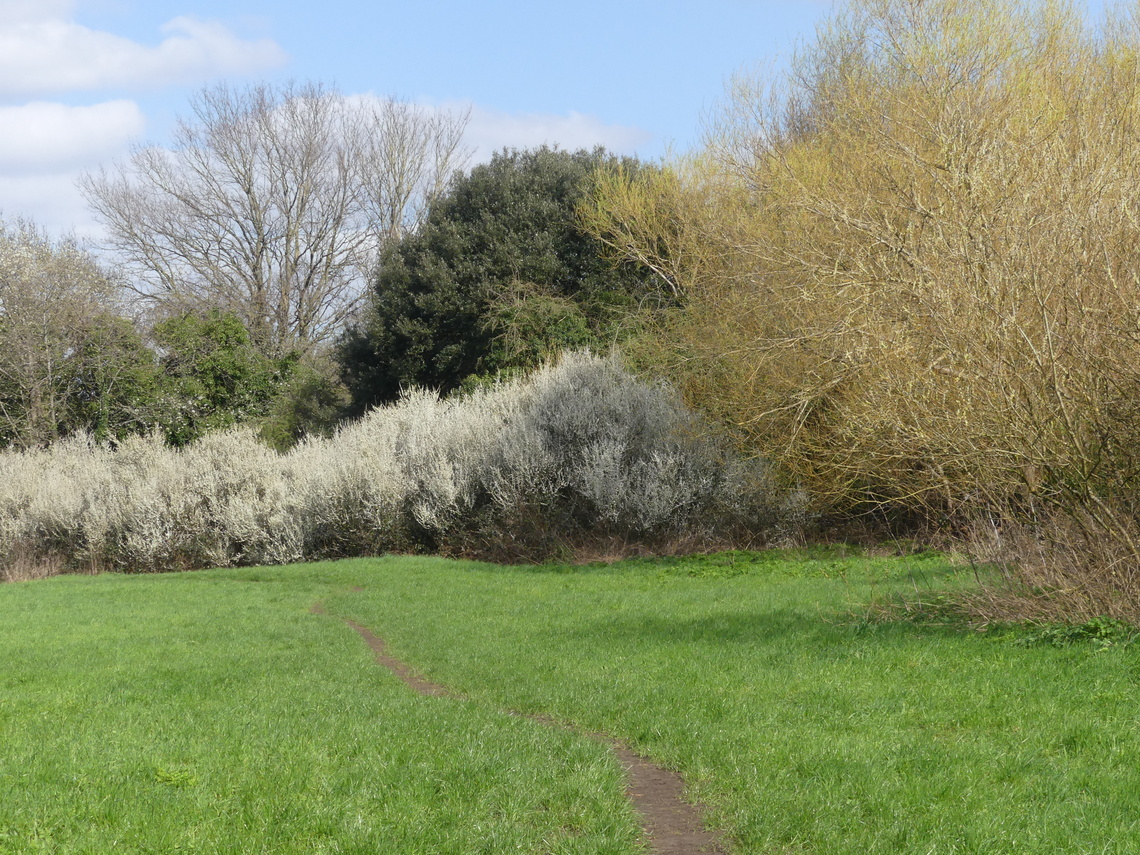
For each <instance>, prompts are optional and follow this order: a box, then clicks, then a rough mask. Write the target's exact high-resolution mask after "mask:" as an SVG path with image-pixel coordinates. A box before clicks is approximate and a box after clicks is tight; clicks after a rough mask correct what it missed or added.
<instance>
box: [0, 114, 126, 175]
mask: <svg viewBox="0 0 1140 855" xmlns="http://www.w3.org/2000/svg"><path fill="white" fill-rule="evenodd" d="M145 125H146V120H145V118H144V117H143V114H142V111H141V110H140V109H139V107H138V105H137V104H135V103H134V102H133V101H107V102H105V103H102V104H94V105H92V106H90V107H68V106H65V105H63V104H52V103H46V102H43V101H37V102H33V103H31V104H24V105H21V106H18V107H0V174H5V175H8V176H13V175H23V174H27V173H41V174H42V173H49V174H58V173H60V172H64V171H69V170H73V169H76V168H78V167H84V166H92V165H95V164H97V163H99V162H100V161H102V160H104V159H106V158H109V157H114V156H116V155H118V154H120V153H121V152H122V151H123V150H125V148H126V146H127V144H128V143H129V142H130V141H131V140H132V139H134V138H137V137H139V136H140V135H141V134H142V132H143V129H144V128H145Z"/></svg>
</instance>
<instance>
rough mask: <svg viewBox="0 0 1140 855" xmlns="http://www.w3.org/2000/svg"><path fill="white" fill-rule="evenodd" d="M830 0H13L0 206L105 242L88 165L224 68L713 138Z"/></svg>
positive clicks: (490, 122)
mask: <svg viewBox="0 0 1140 855" xmlns="http://www.w3.org/2000/svg"><path fill="white" fill-rule="evenodd" d="M1088 4H1092V5H1096V6H1097V7H1099V4H1100V0H1084V4H1083V5H1088ZM978 5H979V8H984V6H985V2H984V0H979V3H978ZM830 9H831V0H575V2H572V3H570V2H561V3H552V2H535V0H527V1H526V2H524V1H523V0H483V2H480V3H473V2H461V0H399V2H395V0H303V2H302V0H0V217H3V218H6V219H14V218H17V217H23V218H30V219H32V220H33V221H35V222H36V223H38V224H39V225H40V226H42V227H43V228H44V229H46V230H47V231H48V232H49V233H51V234H53V235H62V234H64V233H74V234H76V235H77V236H79V237H80V238H83V239H88V240H92V241H95V242H97V241H98V238H99V235H100V229H99V226H98V223H97V222H96V221H95V220H94V219H93V217H92V215H91V214H90V212H89V211H88V210H87V206H86V203H85V202H84V200H83V197H82V196H81V195H80V193H79V191H78V190H77V189H76V185H75V182H76V179H77V178H78V177H79V175H81V174H82V173H83V172H84V171H89V170H97V169H98V168H99V167H100V166H101V165H110V164H111V163H113V162H115V161H123V160H125V159H126V158H127V157H128V156H129V154H130V151H131V147H132V146H134V145H143V144H157V145H163V144H166V143H168V142H169V138H170V130H171V128H172V126H173V123H174V121H175V120H176V119H177V118H178V117H179V116H187V115H188V114H189V102H190V99H191V98H192V96H193V95H194V93H195V92H197V91H199V90H200V89H202V88H203V87H206V86H210V85H213V84H217V83H220V82H223V81H224V82H227V83H229V84H231V85H234V86H237V87H242V86H246V85H252V84H256V83H262V82H268V83H272V84H284V83H287V82H289V81H298V82H304V81H319V82H322V83H324V84H327V85H329V86H335V87H336V88H338V89H339V90H340V91H342V92H344V93H345V94H347V95H358V94H360V95H363V94H371V95H377V96H394V97H399V98H402V99H405V100H409V101H412V102H415V103H419V104H424V105H427V106H431V107H435V108H444V109H455V110H462V109H469V110H470V111H471V113H470V115H471V119H470V123H469V125H468V133H467V140H466V142H467V144H468V145H469V146H471V147H472V148H473V149H474V150H475V152H476V156H475V157H476V161H477V160H479V159H486V158H488V157H489V156H490V154H491V152H493V151H496V150H499V149H502V148H504V147H516V148H525V147H531V146H537V145H541V144H543V143H546V144H551V145H554V144H557V145H560V146H561V147H563V148H567V149H577V148H581V147H592V146H594V145H598V144H601V145H604V146H606V147H607V148H609V149H610V150H612V151H615V152H618V153H622V154H636V155H638V156H639V157H643V158H650V159H652V158H658V157H661V156H663V155H665V154H666V153H667V152H669V151H685V150H688V149H690V148H692V147H694V146H695V145H697V144H698V142H699V139H700V131H701V119H702V116H703V115H704V114H706V113H707V112H708V111H710V110H712V109H714V108H715V106H716V104H717V102H718V100H719V99H720V98H721V96H722V94H723V92H724V87H725V84H726V82H727V81H728V80H729V79H730V78H731V76H732V75H733V74H734V73H736V72H738V71H740V70H746V69H749V68H754V67H757V66H761V65H764V64H767V63H772V62H775V63H777V65H778V64H779V63H780V62H781V61H786V58H787V57H788V56H789V55H790V53H791V52H792V50H793V49H794V47H795V45H796V44H797V42H798V41H801V40H810V39H811V37H812V35H813V33H814V29H815V26H816V24H817V23H818V22H819V21H821V20H822V19H823V18H825V17H826V16H827V14H828V13H829V11H830Z"/></svg>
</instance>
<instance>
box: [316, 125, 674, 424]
mask: <svg viewBox="0 0 1140 855" xmlns="http://www.w3.org/2000/svg"><path fill="white" fill-rule="evenodd" d="M618 166H620V167H621V168H622V169H623V170H624V171H626V172H630V173H634V174H636V173H639V172H641V171H645V170H649V169H651V167H648V166H646V165H643V164H639V163H638V162H637V161H636V160H633V159H629V158H618V157H616V156H614V155H612V154H609V153H607V152H606V151H605V150H604V149H601V148H598V149H595V150H593V151H577V152H568V151H561V150H559V149H551V148H546V147H543V148H539V149H534V150H528V151H515V150H512V151H503V152H501V153H498V154H496V155H495V156H494V157H493V158H492V160H491V162H490V163H488V164H484V165H480V166H477V167H475V168H474V169H472V170H471V171H470V173H468V174H464V175H460V176H458V177H456V178H455V179H453V181H452V183H451V186H450V189H449V191H448V192H447V193H445V194H444V195H442V196H441V197H439V198H437V199H436V200H435V201H434V202H433V203H432V205H431V208H430V209H429V211H428V215H427V217H426V218H425V221H424V223H423V224H422V225H421V226H420V228H419V229H417V230H416V231H415V232H414V233H412V234H410V235H408V236H407V237H405V238H404V239H403V240H402V241H400V242H398V243H394V244H391V245H390V246H389V247H388V248H387V249H386V251H385V252H384V254H383V256H382V259H381V264H380V268H379V272H378V274H377V276H376V279H375V284H374V288H373V293H372V299H371V302H370V304H369V306H368V308H367V309H366V311H365V313H364V315H363V317H362V319H361V321H360V322H359V323H358V324H357V325H356V326H355V327H354V328H352V329H351V330H350V331H349V332H348V333H347V334H346V335H345V336H344V337H343V338H342V340H341V342H340V346H339V354H338V355H339V358H340V362H341V365H342V370H343V373H344V379H345V382H346V384H347V385H348V387H349V389H350V390H351V392H352V396H353V407H354V409H355V410H356V411H357V412H360V411H363V410H364V409H366V408H367V407H368V406H371V405H374V404H377V403H382V402H388V401H392V400H395V399H396V398H397V397H398V396H399V393H400V389H401V387H404V386H409V385H420V386H426V387H430V388H436V389H439V390H441V391H442V392H444V393H446V392H449V391H452V390H454V389H456V388H458V387H459V386H460V384H461V383H462V382H463V381H464V380H465V379H467V378H470V377H471V376H472V375H480V374H482V375H491V374H495V373H497V372H499V371H503V370H507V369H512V368H521V367H526V366H531V365H534V364H537V363H538V362H540V361H541V360H542V359H543V358H544V357H545V356H547V355H549V354H551V353H554V352H557V351H559V350H561V349H563V348H567V347H583V346H595V347H608V346H609V345H610V344H611V343H613V342H615V341H619V340H621V339H622V338H623V337H624V336H625V335H627V334H628V332H629V330H630V327H631V325H633V326H636V317H637V316H638V313H639V312H641V311H642V310H643V308H644V307H645V306H647V305H648V306H652V305H657V304H658V303H659V302H660V299H661V294H660V290H659V286H658V283H657V280H656V279H655V277H654V275H653V274H652V273H651V272H650V271H649V270H648V269H647V268H645V267H642V266H641V265H638V264H628V263H627V264H623V265H618V264H616V263H615V262H614V261H612V260H611V258H610V257H609V256H608V255H607V254H606V248H605V246H604V245H603V244H602V243H601V242H600V241H599V240H597V239H596V238H595V237H593V236H591V235H588V234H586V233H585V232H584V231H583V230H582V229H581V228H580V226H579V222H578V217H577V208H578V206H579V204H580V203H581V202H582V200H583V199H584V198H585V197H586V195H587V194H588V192H589V191H590V187H591V185H592V177H593V176H594V175H595V174H596V173H597V171H598V170H599V169H601V168H603V167H618Z"/></svg>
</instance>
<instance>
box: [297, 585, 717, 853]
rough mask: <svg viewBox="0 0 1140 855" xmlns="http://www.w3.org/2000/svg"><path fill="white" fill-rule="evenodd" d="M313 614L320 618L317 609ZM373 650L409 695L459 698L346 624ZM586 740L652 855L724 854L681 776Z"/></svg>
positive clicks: (615, 746)
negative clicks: (621, 793)
mask: <svg viewBox="0 0 1140 855" xmlns="http://www.w3.org/2000/svg"><path fill="white" fill-rule="evenodd" d="M313 611H314V612H316V613H318V614H323V610H322V609H321V607H320V604H317V605H315V606H313ZM345 623H347V624H348V625H349V626H350V627H352V628H353V629H354V630H356V631H357V632H358V633H359V634H360V636H361V638H363V639H364V640H365V641H366V642H368V646H369V647H370V648H372V652H373V654H375V656H376V661H377V662H379V663H380V664H381V665H383V666H384V667H385V668H387V669H388V670H389V671H391V672H392V673H393V674H395V675H396V676H397V677H399V678H400V679H401V680H403V681H404V683H405V684H406V685H407V686H408V687H409V688H411V689H412V690H414V691H416V692H418V693H419V694H421V695H429V696H432V697H451V698H457V697H459V695H458V694H456V693H455V692H452V691H451V690H450V689H448V688H447V687H446V686H441V685H440V684H439V683H433V682H431V681H430V680H425V679H423V678H422V677H420V676H419V675H418V674H416V673H415V672H414V671H413V670H412V669H411V668H409V667H408V666H407V665H406V664H405V663H403V662H401V661H400V660H398V659H395V658H394V657H392V656H389V655H388V652H387V647H386V645H385V644H384V639H382V638H379V637H377V636H376V635H374V634H373V633H371V632H370V631H369V630H368V629H366V628H365V627H363V626H361V625H360V624H358V623H354V622H353V621H350V620H346V621H345ZM526 718H529V719H532V720H534V721H538V722H541V723H542V724H545V725H548V726H550V727H563V726H564V725H561V724H559V723H557V722H554V721H551V720H550V719H547V718H544V717H543V716H526ZM587 735H588V736H590V737H592V738H594V739H598V740H601V741H602V742H605V743H606V744H607V745H609V746H610V748H611V749H612V750H613V752H614V754H616V755H617V758H618V760H619V761H620V762H621V764H622V767H623V768H624V769H625V776H626V788H625V792H626V796H627V797H628V798H629V800H630V802H631V803H632V804H633V806H634V808H635V809H636V810H637V812H638V813H640V814H641V819H642V826H643V827H644V829H645V833H646V835H647V836H648V838H649V851H650V852H651V853H652V855H727V850H725V849H724V848H723V846H722V845H721V843H720V841H719V840H718V838H717V837H716V836H715V835H713V834H712V833H710V832H709V831H706V830H705V828H704V826H703V825H702V824H701V813H700V810H699V809H698V807H697V806H696V805H693V804H690V803H689V802H687V801H685V799H684V783H683V782H682V781H681V777H680V776H679V775H678V774H677V773H675V772H671V771H669V770H668V769H664V768H662V767H660V766H658V765H656V764H654V763H651V762H650V761H648V760H646V759H645V758H644V757H642V756H640V755H638V754H636V753H634V752H633V751H631V750H630V749H629V748H627V747H626V746H625V745H623V744H622V743H620V742H618V741H617V740H616V739H613V738H611V737H609V736H606V735H605V734H601V733H590V734H587Z"/></svg>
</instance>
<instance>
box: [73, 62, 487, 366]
mask: <svg viewBox="0 0 1140 855" xmlns="http://www.w3.org/2000/svg"><path fill="white" fill-rule="evenodd" d="M466 124H467V116H466V115H465V114H464V115H453V114H447V113H442V112H438V111H433V110H428V109H424V108H419V107H416V106H414V105H411V104H407V103H404V102H400V101H395V100H387V101H380V100H376V99H370V98H353V99H349V98H346V97H345V96H344V95H342V94H341V93H339V92H337V91H335V90H332V89H328V88H325V87H324V86H322V85H320V84H315V83H310V84H305V85H301V86H295V85H289V86H287V87H284V88H275V87H271V86H267V85H261V86H255V87H251V88H248V89H244V90H234V89H231V88H229V87H227V86H224V85H222V86H218V87H215V88H209V89H205V90H202V91H201V92H200V93H199V94H198V95H197V97H196V98H195V99H194V100H193V102H192V117H191V118H190V119H184V120H181V121H180V122H179V124H178V126H177V129H176V131H175V135H174V144H173V146H172V147H171V148H162V147H158V146H147V147H142V148H138V149H136V150H135V151H134V153H133V154H132V155H131V157H130V160H129V162H128V163H126V164H119V165H116V166H115V167H113V168H112V169H111V170H103V171H101V172H100V173H98V174H91V175H87V176H85V177H84V178H83V180H82V181H81V187H82V189H83V191H84V193H85V195H86V196H87V199H88V202H89V203H90V205H91V206H92V208H93V209H94V211H95V213H96V214H97V215H98V216H99V217H100V219H101V220H102V221H103V222H104V223H105V224H106V226H107V230H108V232H109V248H110V249H112V250H114V251H115V252H116V253H117V255H118V256H119V258H120V259H121V260H122V262H123V263H124V265H125V266H126V268H127V269H128V270H129V271H130V272H131V273H132V274H133V275H134V276H135V277H136V281H137V285H136V287H137V290H138V291H139V293H140V294H142V295H143V296H145V297H147V298H148V299H151V300H154V301H157V302H159V303H162V304H166V305H168V306H173V307H175V308H182V307H187V308H189V307H202V306H216V307H221V308H225V309H227V310H230V311H233V312H236V313H237V314H238V315H239V316H240V317H241V318H242V319H243V320H244V322H245V323H246V325H247V327H248V329H249V331H250V334H251V336H252V337H253V339H254V341H255V342H256V343H257V345H258V347H259V348H261V349H262V350H263V351H264V352H265V353H267V354H270V355H278V354H281V353H285V352H288V351H290V350H300V351H303V352H304V351H308V350H309V349H311V348H312V347H313V346H314V345H315V344H317V343H320V342H322V341H325V340H327V339H328V338H329V336H330V335H332V334H333V333H335V331H336V330H337V329H338V328H339V327H340V326H341V325H342V324H343V322H344V320H345V318H346V317H347V316H348V315H349V313H351V312H352V310H353V309H354V308H355V306H356V305H357V303H358V301H359V300H360V298H361V296H362V294H363V293H364V290H365V288H364V285H365V281H366V279H367V277H368V275H369V274H370V273H371V271H372V269H373V267H374V265H375V263H376V260H377V257H378V254H379V249H380V246H381V245H382V244H383V242H384V241H386V240H391V239H394V238H398V237H399V236H400V235H401V234H402V233H403V231H404V230H405V229H407V228H409V227H410V226H413V225H414V224H415V223H416V222H417V221H418V219H419V218H420V217H421V216H422V214H423V211H424V208H425V206H426V204H427V202H428V201H430V199H431V198H432V196H433V195H434V194H436V193H438V192H439V191H440V189H442V187H443V185H444V184H445V182H446V181H447V179H448V177H449V176H450V174H451V173H452V172H453V171H454V170H455V169H457V168H459V167H461V166H462V165H463V162H464V161H465V159H466V156H467V154H466V152H465V150H464V149H463V147H462V136H463V132H464V130H465V128H466Z"/></svg>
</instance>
